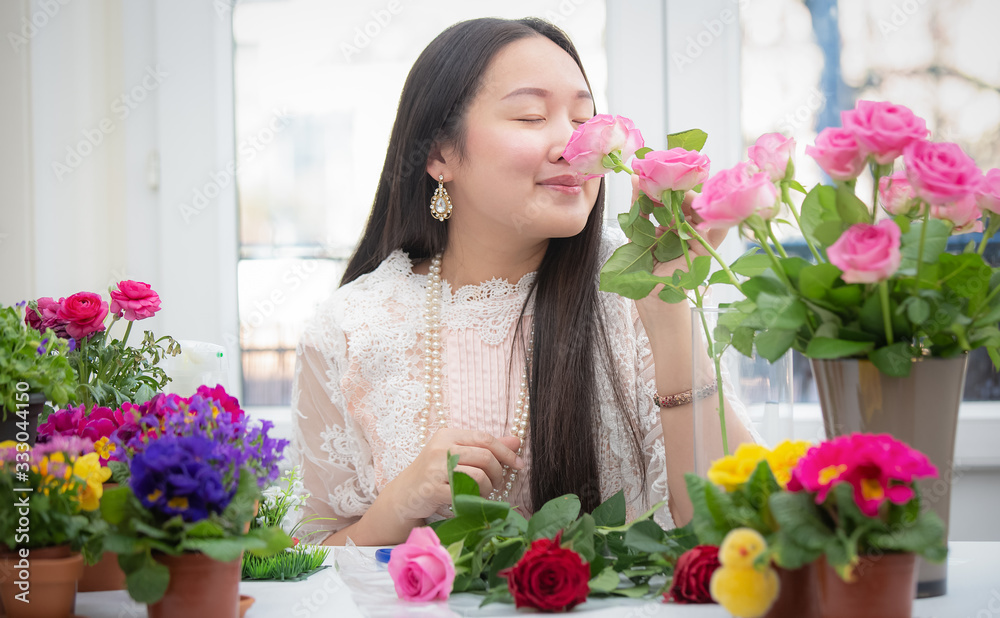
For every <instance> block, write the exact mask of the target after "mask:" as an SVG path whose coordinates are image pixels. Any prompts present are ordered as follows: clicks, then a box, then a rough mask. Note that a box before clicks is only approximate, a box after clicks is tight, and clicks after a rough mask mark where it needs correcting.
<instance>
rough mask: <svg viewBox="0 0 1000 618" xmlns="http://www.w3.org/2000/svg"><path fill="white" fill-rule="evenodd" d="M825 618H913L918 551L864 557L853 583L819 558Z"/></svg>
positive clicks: (821, 594) (822, 606)
mask: <svg viewBox="0 0 1000 618" xmlns="http://www.w3.org/2000/svg"><path fill="white" fill-rule="evenodd" d="M817 571H818V576H819V591H820V616H821V617H822V618H911V616H912V615H913V597H914V591H915V590H916V586H917V561H916V555H915V554H883V555H881V556H870V557H869V556H862V558H861V562H860V563H859V564H858V566H857V568H856V574H857V578H856V580H855V581H854V582H852V583H847V582H845V581H844V580H842V579H840V576H839V575H837V572H836V571H834V570H833V567H831V566H830V565H828V564H827V563H826V560H825V559H820V562H819V565H818V566H817Z"/></svg>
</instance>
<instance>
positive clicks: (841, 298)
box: [800, 266, 864, 307]
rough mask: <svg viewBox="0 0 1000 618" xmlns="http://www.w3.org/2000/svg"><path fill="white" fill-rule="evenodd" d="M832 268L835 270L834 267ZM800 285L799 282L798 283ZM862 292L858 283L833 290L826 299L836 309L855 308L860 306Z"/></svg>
mask: <svg viewBox="0 0 1000 618" xmlns="http://www.w3.org/2000/svg"><path fill="white" fill-rule="evenodd" d="M834 268H837V267H836V266H834ZM838 272H839V269H838ZM800 283H801V282H800ZM863 293H864V290H863V288H862V286H861V284H860V283H854V284H851V285H844V286H841V287H838V288H833V289H832V290H830V291H829V293H828V295H827V297H828V298H829V299H830V300H831V301H833V303H834V304H836V305H837V306H838V307H857V306H858V305H860V304H861V297H862V295H863Z"/></svg>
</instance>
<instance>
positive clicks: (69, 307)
mask: <svg viewBox="0 0 1000 618" xmlns="http://www.w3.org/2000/svg"><path fill="white" fill-rule="evenodd" d="M106 315H108V303H106V302H104V300H102V299H101V297H100V296H99V295H97V294H94V293H93V292H77V293H76V294H74V295H72V296H70V297H69V298H67V299H65V300H63V301H62V303H61V305H60V306H59V319H61V320H66V333H67V334H69V336H70V337H73V338H74V339H83V338H84V337H86V336H87V335H89V334H91V333H96V332H100V331H102V330H104V316H106Z"/></svg>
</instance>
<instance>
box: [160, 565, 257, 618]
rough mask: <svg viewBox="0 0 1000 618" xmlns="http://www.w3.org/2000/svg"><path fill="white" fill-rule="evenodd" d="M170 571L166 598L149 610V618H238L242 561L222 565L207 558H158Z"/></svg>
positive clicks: (164, 596)
mask: <svg viewBox="0 0 1000 618" xmlns="http://www.w3.org/2000/svg"><path fill="white" fill-rule="evenodd" d="M156 560H157V561H158V562H159V563H161V564H163V565H165V566H166V567H167V568H168V569H170V584H169V585H168V586H167V591H166V593H165V594H164V595H163V598H162V599H160V600H159V601H157V602H156V603H153V604H152V605H149V606H147V610H148V614H149V618H192V617H193V616H211V617H212V618H239V616H240V560H239V559H237V560H233V561H231V562H219V561H218V560H212V559H211V558H209V557H208V556H206V555H204V554H197V553H195V554H182V555H180V556H168V555H163V554H160V555H157V556H156Z"/></svg>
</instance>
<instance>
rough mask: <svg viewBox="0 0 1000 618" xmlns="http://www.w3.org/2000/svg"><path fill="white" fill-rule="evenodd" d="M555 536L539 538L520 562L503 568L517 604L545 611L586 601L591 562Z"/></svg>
mask: <svg viewBox="0 0 1000 618" xmlns="http://www.w3.org/2000/svg"><path fill="white" fill-rule="evenodd" d="M561 537H562V532H560V533H559V534H557V535H556V538H555V539H538V540H537V541H535V542H534V543H532V544H531V547H530V548H529V549H528V551H527V552H525V554H524V556H522V557H521V559H520V560H518V562H517V564H515V565H514V566H513V567H511V568H509V569H504V570H503V571H500V576H501V577H506V578H507V587H508V588H509V589H510V593H511V594H512V595H514V604H515V606H516V607H517V608H518V609H520V608H522V607H534V608H535V609H540V610H542V611H543V612H564V611H569V610H571V609H573V608H574V607H576V606H577V605H579V604H580V603H583V602H584V601H586V600H587V595H588V594H589V593H590V586H589V585H588V582H589V581H590V565H589V564H588V563H586V562H584V561H583V558H581V557H580V554H578V553H576V552H575V551H573V550H571V549H565V548H562V547H560V546H559V541H560V538H561Z"/></svg>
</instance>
